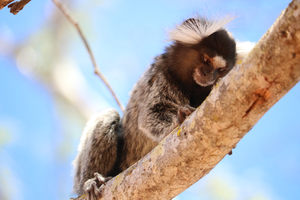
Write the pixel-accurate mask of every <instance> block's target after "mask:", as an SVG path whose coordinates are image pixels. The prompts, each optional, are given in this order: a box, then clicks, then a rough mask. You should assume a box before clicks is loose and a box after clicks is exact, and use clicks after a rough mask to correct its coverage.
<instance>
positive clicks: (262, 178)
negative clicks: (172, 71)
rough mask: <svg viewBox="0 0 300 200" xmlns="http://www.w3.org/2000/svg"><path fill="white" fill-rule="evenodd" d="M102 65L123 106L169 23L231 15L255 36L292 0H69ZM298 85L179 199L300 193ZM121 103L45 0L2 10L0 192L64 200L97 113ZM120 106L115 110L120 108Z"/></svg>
mask: <svg viewBox="0 0 300 200" xmlns="http://www.w3.org/2000/svg"><path fill="white" fill-rule="evenodd" d="M64 2H65V4H66V5H67V7H68V8H69V9H70V10H71V12H72V13H73V15H74V16H75V17H76V18H77V20H78V22H79V24H80V25H81V27H82V29H83V32H84V34H85V36H86V37H87V39H88V42H89V44H90V46H91V48H92V50H93V52H94V54H95V56H96V60H97V62H98V64H99V66H100V69H101V71H102V72H103V74H104V75H105V76H106V78H107V79H108V81H109V82H110V84H111V86H112V88H113V89H114V91H115V93H116V94H117V96H118V97H119V98H120V100H121V101H122V103H123V105H126V103H127V100H128V98H129V91H130V90H131V88H132V86H133V85H134V83H135V82H136V81H137V80H138V78H139V77H140V76H141V74H142V73H143V72H144V71H145V69H146V68H147V66H149V64H151V62H152V59H153V58H154V57H155V56H156V55H158V54H160V53H162V52H163V51H164V47H165V46H167V45H168V44H169V43H168V41H167V34H166V33H167V30H168V29H170V28H172V27H174V26H175V25H176V24H178V23H180V22H181V21H182V20H184V19H186V18H188V17H190V16H192V15H193V14H195V12H199V13H202V12H204V11H205V12H206V13H208V14H209V13H211V14H217V13H219V12H221V13H228V12H230V13H235V14H237V15H238V17H237V18H236V19H235V20H234V21H233V22H232V23H231V24H230V25H228V29H229V30H230V31H231V32H232V34H233V35H234V37H235V38H236V39H237V40H239V41H251V42H257V41H258V40H259V39H260V38H261V37H262V36H263V34H264V33H265V32H266V31H267V30H268V28H269V27H270V26H271V25H272V24H273V23H274V21H275V20H276V18H277V17H278V16H279V15H280V13H281V11H283V10H284V9H285V8H286V7H287V6H288V4H289V2H290V1H289V0H277V1H276V0H274V1H267V0H259V1H258V0H252V1H241V0H230V1H229V0H228V1H222V0H209V1H208V0H207V1H205V0H203V1H201V0H149V1H138V0H127V1H121V0H85V1H83V0H72V1H64ZM299 101H300V85H299V84H298V85H296V86H295V87H294V88H293V89H292V90H291V91H290V92H289V93H288V94H287V95H286V96H285V97H283V98H282V99H281V100H280V101H279V102H278V103H277V104H276V105H275V106H274V107H273V108H272V109H271V110H270V111H269V112H268V113H267V114H266V115H265V116H264V117H263V118H262V119H261V120H260V121H259V122H258V123H257V124H256V126H255V127H254V128H253V129H252V130H251V131H250V132H249V133H248V134H247V135H246V136H245V137H244V138H243V139H242V141H241V142H240V143H239V144H238V146H237V148H236V149H234V150H233V155H232V156H226V157H225V158H224V159H223V160H222V161H221V162H220V163H219V164H218V165H217V167H216V168H215V169H213V170H212V171H211V172H210V173H209V174H208V175H207V176H206V177H204V178H203V179H202V180H200V181H198V182H197V183H196V184H194V185H193V186H191V187H190V188H189V189H187V190H186V191H185V192H183V193H182V194H180V195H179V196H178V197H176V198H175V199H176V200H187V199H188V200H197V199H199V200H200V199H201V200H283V199H289V200H293V199H299V194H300V134H299V133H300V116H299V113H300V105H299ZM108 107H113V108H115V109H118V110H119V107H118V106H117V104H116V103H115V100H114V99H113V98H112V96H111V95H110V93H109V92H108V90H107V88H106V87H105V86H104V85H103V83H102V82H101V80H100V79H99V78H98V77H97V76H95V75H94V74H93V66H92V64H91V60H90V58H89V56H88V54H87V51H86V49H85V47H84V45H83V42H82V40H81V39H80V38H79V35H78V33H77V32H76V30H75V29H74V27H73V26H72V25H70V23H69V22H68V21H67V20H66V18H65V17H64V16H63V15H62V14H61V12H60V11H59V10H58V9H57V8H56V7H55V6H54V5H53V3H52V2H51V1H50V0H35V1H31V2H30V3H29V4H28V5H26V6H25V8H24V9H23V10H22V11H20V12H19V13H18V14H17V15H15V16H14V15H12V14H11V13H9V10H8V9H7V8H4V9H2V10H1V11H0V199H1V200H11V199H12V200H34V199H49V200H50V199H51V200H53V199H69V198H70V197H75V195H74V194H72V176H71V171H72V167H71V162H72V160H73V159H74V158H75V155H76V149H77V145H78V143H79V138H80V135H81V131H82V130H83V128H84V125H85V123H86V121H87V119H88V118H89V117H90V116H91V115H92V114H93V113H95V112H97V111H100V110H102V109H105V108H108ZM119 111H120V110H119Z"/></svg>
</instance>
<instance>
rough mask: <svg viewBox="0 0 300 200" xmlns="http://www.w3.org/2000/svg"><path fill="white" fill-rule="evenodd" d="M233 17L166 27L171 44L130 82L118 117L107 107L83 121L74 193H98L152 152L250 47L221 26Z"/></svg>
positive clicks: (196, 18) (186, 22)
mask: <svg viewBox="0 0 300 200" xmlns="http://www.w3.org/2000/svg"><path fill="white" fill-rule="evenodd" d="M232 19H233V17H232V16H230V15H228V16H223V17H220V18H214V19H209V18H207V17H202V16H196V17H194V18H190V19H187V20H185V21H184V22H183V23H181V24H180V25H178V26H176V27H175V28H174V29H172V30H170V32H169V39H170V40H171V41H172V43H171V44H170V45H169V46H168V47H167V48H166V49H165V52H164V53H163V54H161V55H160V56H158V57H156V58H155V61H154V63H153V64H152V65H151V66H150V68H149V69H148V70H147V71H146V72H145V73H144V74H143V75H142V77H141V78H140V79H139V80H138V82H137V83H136V85H135V86H134V88H133V90H132V92H131V96H130V99H129V102H128V104H127V107H126V110H125V112H124V115H123V117H122V119H121V120H120V116H119V114H118V112H117V111H115V110H113V109H108V110H105V111H102V112H100V113H99V114H97V115H95V116H94V117H93V118H92V119H91V120H90V121H89V122H88V124H87V126H86V128H85V130H84V132H83V135H82V137H81V141H80V145H79V147H78V155H77V157H76V158H75V160H74V162H73V164H74V190H75V192H76V193H77V194H79V195H81V194H83V193H87V194H88V195H96V196H97V195H100V194H99V191H100V190H99V186H100V185H101V184H102V183H104V182H105V181H106V180H107V179H109V177H112V176H115V175H117V174H118V173H120V172H122V171H123V170H125V169H127V168H128V167H130V166H131V165H132V164H134V163H135V162H136V161H138V160H139V159H140V158H141V157H143V156H144V155H146V154H147V153H148V152H149V151H151V150H152V149H153V148H154V147H155V146H156V145H157V144H158V143H159V142H160V141H161V140H162V139H163V138H164V137H165V136H166V135H168V134H169V133H170V132H171V131H172V130H173V129H174V128H175V127H176V126H178V125H180V124H181V123H182V122H183V121H184V119H185V118H186V117H187V116H188V115H189V114H190V113H191V112H193V111H194V110H195V108H197V107H198V106H200V105H201V103H202V102H203V101H204V100H205V98H206V97H207V96H208V94H209V93H210V91H211V90H212V87H213V85H214V84H215V83H216V81H217V80H218V79H219V78H222V77H224V76H225V75H227V74H228V72H229V71H230V70H231V69H232V68H233V67H234V66H235V64H236V63H237V61H241V60H242V59H243V57H244V56H245V55H246V53H247V51H248V50H249V48H248V49H247V48H243V45H239V44H237V43H236V41H235V39H234V38H233V37H232V35H231V34H230V33H229V32H228V31H227V30H226V29H225V28H224V25H225V24H227V23H228V22H230V21H231V20H232ZM247 45H248V43H247ZM248 46H249V45H248ZM250 46H251V45H250ZM94 174H95V175H94Z"/></svg>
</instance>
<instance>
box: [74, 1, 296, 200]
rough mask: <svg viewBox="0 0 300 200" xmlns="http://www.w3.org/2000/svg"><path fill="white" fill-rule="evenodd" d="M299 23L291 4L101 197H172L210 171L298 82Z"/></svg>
mask: <svg viewBox="0 0 300 200" xmlns="http://www.w3.org/2000/svg"><path fill="white" fill-rule="evenodd" d="M299 21H300V0H295V1H293V2H292V3H291V4H290V5H289V6H288V8H287V9H286V10H285V11H283V12H282V14H281V16H280V17H279V18H278V19H277V21H276V22H275V23H274V25H273V26H272V27H271V28H270V29H269V31H268V32H267V33H266V34H265V35H264V36H263V37H262V38H261V40H260V41H259V42H258V44H257V45H256V46H255V47H254V49H253V50H252V51H251V53H250V54H249V56H248V57H247V58H246V60H244V61H243V63H242V64H240V66H239V67H237V68H235V69H234V70H232V71H231V72H230V73H229V75H228V76H227V77H226V78H224V79H222V80H221V81H220V82H219V83H218V84H217V85H216V87H215V88H214V89H213V91H212V92H211V94H210V95H209V97H208V98H207V99H206V100H205V101H204V103H203V104H202V105H201V106H200V107H199V108H198V109H197V110H196V112H194V113H192V114H191V116H190V117H189V118H188V119H187V120H186V121H185V122H184V123H183V124H182V125H181V127H179V128H177V129H176V130H174V131H173V132H172V133H170V135H169V136H168V137H167V138H165V139H164V140H163V141H162V142H161V143H160V144H159V145H158V146H157V147H156V148H155V149H153V150H152V151H151V152H150V153H149V154H147V155H146V156H145V157H143V158H142V159H141V160H139V161H138V162H137V163H135V164H134V165H133V166H131V167H130V168H128V169H127V170H125V171H124V172H123V173H121V174H119V175H118V176H117V177H115V178H113V179H112V180H110V181H109V182H108V183H107V184H106V185H105V186H104V187H103V188H102V189H103V191H102V192H103V197H102V198H101V199H130V200H135V199H152V200H154V199H171V198H173V197H175V196H176V195H178V194H180V193H181V192H183V191H184V190H185V189H187V188H188V187H189V186H191V185H192V184H193V183H195V182H196V181H198V180H199V179H201V178H202V177H203V176H205V175H206V174H207V173H208V172H209V171H210V170H212V169H213V168H214V167H215V166H216V165H217V164H218V162H220V161H221V160H222V159H223V158H224V156H226V155H227V153H228V152H229V151H230V150H231V149H232V148H233V147H234V146H236V144H237V143H238V142H239V141H240V140H241V139H242V138H243V136H244V135H245V134H246V133H247V132H248V131H249V130H250V129H251V128H252V127H253V126H254V125H255V124H256V123H257V121H258V120H259V119H260V118H261V117H262V116H263V115H264V114H265V113H266V112H267V111H268V110H269V109H270V108H271V107H272V106H273V105H274V104H275V103H276V102H277V101H278V100H279V99H280V98H282V97H283V96H284V95H285V94H286V93H287V92H288V91H289V90H290V89H291V88H292V87H293V86H294V85H295V84H296V83H297V82H298V81H299V80H300V23H299ZM84 198H85V197H84V196H82V197H81V198H80V199H84Z"/></svg>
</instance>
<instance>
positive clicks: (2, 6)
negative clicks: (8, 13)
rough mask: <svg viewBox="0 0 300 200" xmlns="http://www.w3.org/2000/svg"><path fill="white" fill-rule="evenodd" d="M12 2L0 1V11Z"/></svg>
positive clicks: (8, 0)
mask: <svg viewBox="0 0 300 200" xmlns="http://www.w3.org/2000/svg"><path fill="white" fill-rule="evenodd" d="M13 1H14V0H0V10H1V9H2V8H4V7H5V6H7V5H8V4H10V3H11V2H13Z"/></svg>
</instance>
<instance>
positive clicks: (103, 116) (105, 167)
mask: <svg viewBox="0 0 300 200" xmlns="http://www.w3.org/2000/svg"><path fill="white" fill-rule="evenodd" d="M119 121H120V116H119V114H118V112H117V111H116V110H114V109H107V110H104V111H102V112H100V113H97V114H96V115H94V116H93V117H92V118H91V119H90V120H89V121H88V123H87V125H86V127H85V129H84V131H83V134H82V136H81V140H80V144H79V146H78V154H77V157H76V158H75V160H74V161H73V165H74V191H75V192H76V193H77V194H78V195H82V194H84V193H86V192H88V191H86V190H85V189H87V190H89V189H91V187H85V182H86V181H88V180H89V179H91V180H89V185H92V183H93V181H94V182H95V181H96V182H95V185H98V186H100V185H101V184H103V183H104V182H105V181H107V180H106V176H107V175H108V174H109V173H110V172H111V171H112V170H114V165H115V163H116V160H117V129H118V125H119ZM95 173H98V176H96V178H94V177H95ZM97 177H98V178H97ZM101 177H102V178H101ZM100 180H102V182H103V183H100V182H101V181H100ZM86 186H88V185H86Z"/></svg>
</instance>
